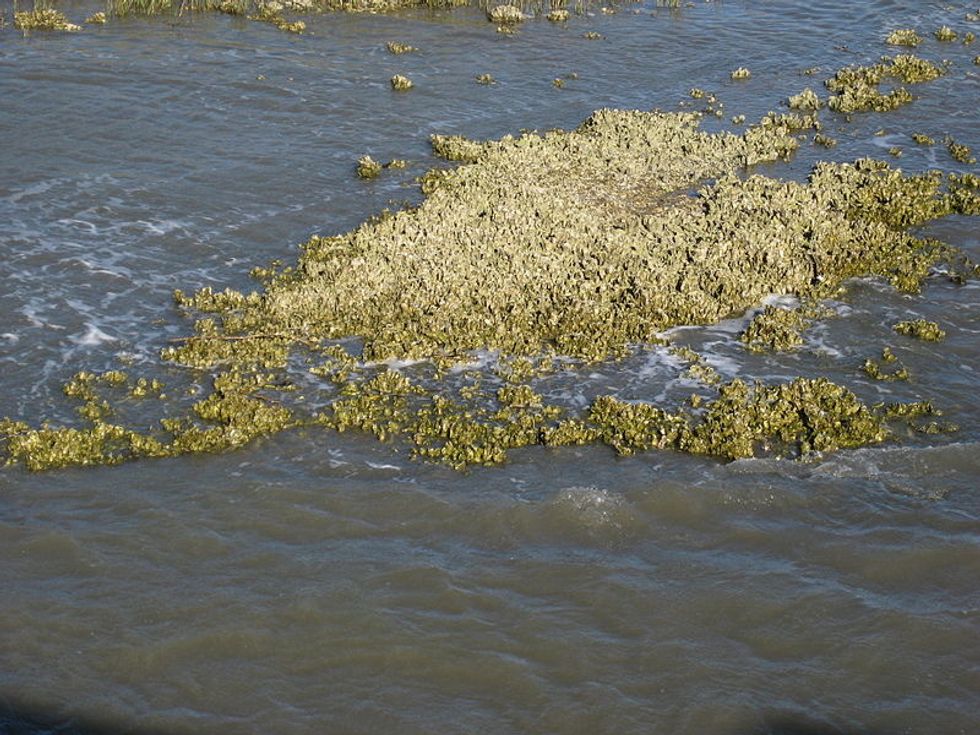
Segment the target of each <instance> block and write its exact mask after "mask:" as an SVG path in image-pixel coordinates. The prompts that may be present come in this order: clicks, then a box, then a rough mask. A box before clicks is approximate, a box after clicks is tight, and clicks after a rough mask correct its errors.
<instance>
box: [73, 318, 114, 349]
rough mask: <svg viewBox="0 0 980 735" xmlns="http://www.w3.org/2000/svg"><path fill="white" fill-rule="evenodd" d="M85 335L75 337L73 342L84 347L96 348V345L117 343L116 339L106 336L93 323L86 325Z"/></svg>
mask: <svg viewBox="0 0 980 735" xmlns="http://www.w3.org/2000/svg"><path fill="white" fill-rule="evenodd" d="M85 327H86V330H85V334H83V335H82V336H81V337H73V338H72V342H74V343H75V344H77V345H82V346H84V347H94V346H95V345H101V344H105V343H106V342H116V341H117V340H116V338H115V337H113V336H112V335H110V334H106V333H105V332H103V331H102V330H101V329H99V328H98V327H97V326H95V325H94V324H92V323H91V322H86V323H85Z"/></svg>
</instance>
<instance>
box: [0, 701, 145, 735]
mask: <svg viewBox="0 0 980 735" xmlns="http://www.w3.org/2000/svg"><path fill="white" fill-rule="evenodd" d="M0 735H165V734H164V732H163V731H162V730H155V729H147V728H143V727H139V726H130V725H127V724H125V723H121V722H115V721H111V720H109V719H107V718H106V719H103V718H98V717H90V716H88V715H84V716H75V715H72V714H65V713H62V714H51V713H49V712H45V711H43V710H42V709H41V708H40V707H32V706H29V705H28V706H25V705H23V704H21V703H17V702H13V701H11V700H10V699H9V698H6V697H0Z"/></svg>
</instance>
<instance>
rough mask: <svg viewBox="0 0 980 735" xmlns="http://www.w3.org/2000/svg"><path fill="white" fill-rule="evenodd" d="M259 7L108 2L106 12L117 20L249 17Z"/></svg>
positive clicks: (224, 0)
mask: <svg viewBox="0 0 980 735" xmlns="http://www.w3.org/2000/svg"><path fill="white" fill-rule="evenodd" d="M256 7H257V3H255V2H253V0H107V2H106V12H107V13H108V14H109V15H111V16H114V17H116V18H125V17H126V16H130V15H165V14H172V15H184V14H185V13H212V12H214V13H225V14H227V15H241V16H244V15H247V14H248V13H249V12H251V11H252V10H254V9H255V8H256Z"/></svg>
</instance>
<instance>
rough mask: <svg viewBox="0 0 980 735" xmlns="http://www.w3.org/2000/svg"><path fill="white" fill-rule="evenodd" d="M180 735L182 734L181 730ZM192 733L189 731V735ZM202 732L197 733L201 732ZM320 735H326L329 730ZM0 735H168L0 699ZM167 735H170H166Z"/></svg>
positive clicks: (774, 733)
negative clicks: (40, 711)
mask: <svg viewBox="0 0 980 735" xmlns="http://www.w3.org/2000/svg"><path fill="white" fill-rule="evenodd" d="M182 731H183V730H182ZM192 731H193V730H191V732H192ZM204 731H205V730H202V731H201V732H204ZM320 732H323V733H326V734H327V735H329V732H330V731H329V729H327V730H321V731H320ZM0 735H168V734H167V733H165V732H164V731H163V730H158V729H147V728H144V727H141V726H130V725H127V724H125V723H120V722H110V721H109V720H100V719H99V718H92V717H87V716H86V717H76V716H71V715H68V716H60V717H59V716H51V715H48V714H41V713H39V712H37V711H34V710H31V708H29V707H22V706H15V705H12V704H11V703H10V701H9V700H6V699H4V698H0ZM169 735H172V733H170V734H169ZM731 735H889V734H888V733H885V732H883V731H880V730H865V729H855V728H849V727H837V726H836V725H833V724H830V723H828V722H825V721H818V720H813V719H809V718H806V717H801V716H800V715H775V716H766V717H765V718H764V719H763V721H762V722H761V723H759V724H758V725H756V726H754V727H751V728H750V729H745V730H739V731H737V732H735V733H731Z"/></svg>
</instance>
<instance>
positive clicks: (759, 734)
mask: <svg viewBox="0 0 980 735" xmlns="http://www.w3.org/2000/svg"><path fill="white" fill-rule="evenodd" d="M736 735H889V734H888V733H885V732H883V731H881V730H866V729H857V728H851V727H838V726H836V725H833V724H831V723H828V722H823V721H819V720H813V719H810V718H807V717H802V716H800V715H798V714H792V715H789V714H787V715H769V716H766V717H765V718H764V720H763V721H762V723H761V724H759V725H757V726H755V727H753V728H751V729H748V730H744V731H739V732H738V733H737V734H736Z"/></svg>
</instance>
